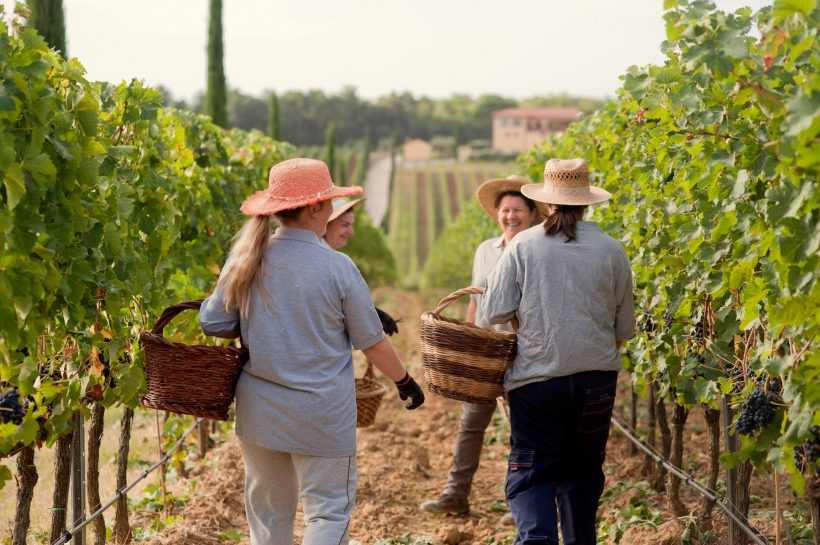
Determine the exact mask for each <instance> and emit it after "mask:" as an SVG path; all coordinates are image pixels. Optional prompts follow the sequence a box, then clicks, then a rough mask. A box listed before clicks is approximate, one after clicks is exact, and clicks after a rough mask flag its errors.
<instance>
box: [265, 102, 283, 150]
mask: <svg viewBox="0 0 820 545" xmlns="http://www.w3.org/2000/svg"><path fill="white" fill-rule="evenodd" d="M280 115H281V113H280V111H279V97H277V96H276V93H271V94H270V99H269V102H268V136H270V137H271V138H273V139H274V140H281V139H282V120H281V118H280Z"/></svg>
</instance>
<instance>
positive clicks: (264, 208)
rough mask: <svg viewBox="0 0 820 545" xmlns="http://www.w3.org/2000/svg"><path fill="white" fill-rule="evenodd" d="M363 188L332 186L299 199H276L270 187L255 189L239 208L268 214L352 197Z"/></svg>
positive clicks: (258, 214) (253, 214)
mask: <svg viewBox="0 0 820 545" xmlns="http://www.w3.org/2000/svg"><path fill="white" fill-rule="evenodd" d="M362 192H364V189H363V188H362V187H361V186H357V185H354V186H349V187H334V188H333V189H332V190H331V191H328V192H327V193H322V194H321V195H314V196H310V195H306V196H305V197H304V198H299V199H287V200H284V199H277V198H275V197H273V196H272V195H271V192H270V189H263V190H262V191H257V192H256V193H254V194H253V195H251V196H250V197H248V198H247V199H245V202H243V203H242V206H241V207H240V208H239V209H240V210H242V212H243V213H244V214H246V215H248V216H270V215H272V214H276V213H277V212H281V211H282V210H290V209H291V208H299V207H300V206H307V205H309V204H314V203H317V202H322V201H328V200H332V199H336V198H340V197H352V196H354V195H361V194H362Z"/></svg>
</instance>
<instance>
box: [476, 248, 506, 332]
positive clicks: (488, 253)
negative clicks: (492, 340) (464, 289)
mask: <svg viewBox="0 0 820 545" xmlns="http://www.w3.org/2000/svg"><path fill="white" fill-rule="evenodd" d="M502 253H504V237H503V236H499V237H495V238H491V239H487V240H485V241H484V242H482V243H481V244H479V245H478V248H477V249H476V251H475V256H474V257H473V276H472V280H471V281H470V285H471V286H475V287H478V288H486V287H487V276H488V275H489V274H490V271H492V270H493V268H494V267H495V264H496V263H498V258H500V257H501V254H502ZM470 299H472V300H473V301H475V302H476V310H475V325H477V326H478V327H488V328H491V329H494V330H496V331H508V332H510V333H512V326H511V325H510V324H509V323H505V324H491V323H490V322H489V321H487V318H486V316H484V311H483V310H482V309H481V295H470Z"/></svg>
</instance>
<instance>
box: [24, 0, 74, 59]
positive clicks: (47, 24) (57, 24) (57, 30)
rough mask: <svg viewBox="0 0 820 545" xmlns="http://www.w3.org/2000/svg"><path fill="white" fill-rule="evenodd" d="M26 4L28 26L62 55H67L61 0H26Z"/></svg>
mask: <svg viewBox="0 0 820 545" xmlns="http://www.w3.org/2000/svg"><path fill="white" fill-rule="evenodd" d="M26 4H28V7H29V9H30V10H31V14H30V15H29V17H28V26H30V27H31V28H33V29H34V30H36V31H37V32H38V33H39V34H40V36H42V37H43V38H45V40H46V43H48V45H49V46H51V47H53V48H54V49H56V50H57V51H59V52H60V54H61V55H62V56H63V57H68V53H67V50H66V46H65V13H64V11H63V0H27V2H26Z"/></svg>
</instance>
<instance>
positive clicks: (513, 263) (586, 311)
mask: <svg viewBox="0 0 820 545" xmlns="http://www.w3.org/2000/svg"><path fill="white" fill-rule="evenodd" d="M481 308H482V310H483V311H484V314H485V315H486V317H487V319H488V320H489V322H490V323H502V322H505V321H507V320H509V319H510V318H511V317H512V316H513V315H517V316H518V320H519V324H520V325H519V329H518V332H517V335H518V353H517V355H516V357H515V360H514V362H513V364H512V366H510V369H509V370H508V371H507V374H506V376H505V379H504V388H505V389H506V390H507V391H509V390H513V389H515V388H519V387H521V386H524V385H526V384H530V383H532V382H539V381H543V380H547V379H549V378H553V377H560V376H566V375H571V374H574V373H578V372H582V371H594V370H601V371H609V370H618V369H620V367H621V360H620V356H619V354H618V350H617V348H616V344H615V343H616V341H622V340H625V339H629V338H631V337H632V336H633V335H634V331H635V318H634V302H633V295H632V271H631V268H630V265H629V260H628V259H627V257H626V252H624V249H623V246H622V245H621V243H620V242H618V241H616V240H615V239H613V238H611V237H610V236H608V235H606V234H604V233H603V232H601V230H600V228H599V227H598V225H597V224H596V223H595V222H590V221H579V222H578V223H577V224H576V240H574V241H572V242H566V237H564V236H563V235H560V234H559V235H555V236H549V237H548V236H545V235H544V228H543V226H542V225H536V226H535V227H532V228H530V229H528V230H526V231H524V232H522V233H519V234H518V235H516V237H515V238H514V239H513V241H512V242H511V243H510V244H509V245H508V247H507V250H506V251H505V252H504V254H503V255H502V256H501V258H500V259H499V261H498V264H497V266H496V267H495V269H493V271H492V272H491V273H490V276H489V277H488V279H487V291H486V293H485V294H484V297H482V301H481Z"/></svg>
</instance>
